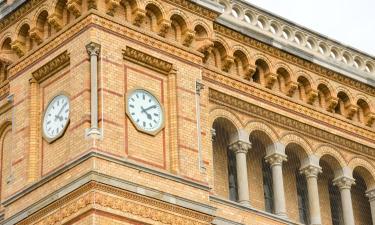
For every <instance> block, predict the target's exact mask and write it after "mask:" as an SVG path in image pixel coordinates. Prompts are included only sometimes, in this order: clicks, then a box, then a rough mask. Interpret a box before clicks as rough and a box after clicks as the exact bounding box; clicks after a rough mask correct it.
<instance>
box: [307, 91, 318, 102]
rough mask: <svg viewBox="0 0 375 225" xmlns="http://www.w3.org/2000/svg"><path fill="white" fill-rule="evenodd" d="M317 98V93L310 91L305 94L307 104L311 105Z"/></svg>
mask: <svg viewBox="0 0 375 225" xmlns="http://www.w3.org/2000/svg"><path fill="white" fill-rule="evenodd" d="M317 97H318V91H317V90H313V89H311V90H310V91H308V92H307V94H306V102H307V104H311V105H312V104H313V103H314V102H315V100H316V99H317Z"/></svg>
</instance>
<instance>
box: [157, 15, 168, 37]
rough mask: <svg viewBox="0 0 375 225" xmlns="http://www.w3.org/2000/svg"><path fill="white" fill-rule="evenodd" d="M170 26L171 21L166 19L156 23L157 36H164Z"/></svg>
mask: <svg viewBox="0 0 375 225" xmlns="http://www.w3.org/2000/svg"><path fill="white" fill-rule="evenodd" d="M170 27H171V21H170V20H166V19H162V20H161V21H160V22H159V23H158V29H159V31H158V34H159V36H162V37H165V35H166V34H167V32H168V30H169V28H170Z"/></svg>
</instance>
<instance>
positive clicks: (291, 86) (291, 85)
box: [286, 81, 298, 97]
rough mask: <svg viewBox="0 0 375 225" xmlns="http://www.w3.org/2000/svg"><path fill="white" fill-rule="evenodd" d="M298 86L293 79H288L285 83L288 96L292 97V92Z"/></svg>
mask: <svg viewBox="0 0 375 225" xmlns="http://www.w3.org/2000/svg"><path fill="white" fill-rule="evenodd" d="M297 88H298V83H297V82H295V81H289V82H288V84H287V85H286V95H287V96H289V97H292V96H293V95H294V92H295V91H296V90H297Z"/></svg>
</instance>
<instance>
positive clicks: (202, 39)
mask: <svg viewBox="0 0 375 225" xmlns="http://www.w3.org/2000/svg"><path fill="white" fill-rule="evenodd" d="M194 33H195V36H194V40H193V42H192V46H193V48H194V49H196V50H198V51H199V52H202V53H204V54H205V59H206V58H207V57H208V52H207V51H208V50H209V49H210V47H212V46H213V42H212V41H211V40H210V39H209V38H208V32H207V30H206V29H205V28H204V27H203V26H202V25H200V24H198V25H196V26H195V27H194Z"/></svg>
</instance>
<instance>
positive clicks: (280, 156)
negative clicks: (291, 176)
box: [265, 143, 287, 218]
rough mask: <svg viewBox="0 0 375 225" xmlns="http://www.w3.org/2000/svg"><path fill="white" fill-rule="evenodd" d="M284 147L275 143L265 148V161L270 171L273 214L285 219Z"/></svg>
mask: <svg viewBox="0 0 375 225" xmlns="http://www.w3.org/2000/svg"><path fill="white" fill-rule="evenodd" d="M286 159H287V156H286V155H285V146H284V145H283V144H281V143H275V144H272V145H271V146H268V147H267V155H266V157H265V160H266V162H267V163H269V164H270V166H271V170H272V188H273V195H274V199H273V201H274V207H275V212H274V213H275V214H276V215H278V216H280V217H283V218H287V215H286V206H285V192H284V180H283V168H282V164H283V161H286Z"/></svg>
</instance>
